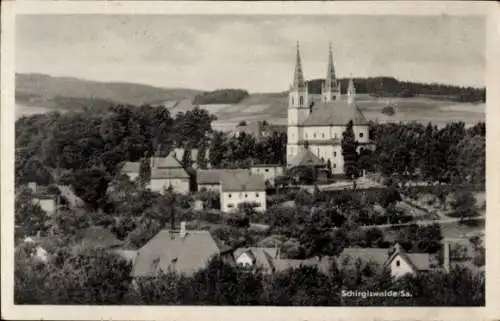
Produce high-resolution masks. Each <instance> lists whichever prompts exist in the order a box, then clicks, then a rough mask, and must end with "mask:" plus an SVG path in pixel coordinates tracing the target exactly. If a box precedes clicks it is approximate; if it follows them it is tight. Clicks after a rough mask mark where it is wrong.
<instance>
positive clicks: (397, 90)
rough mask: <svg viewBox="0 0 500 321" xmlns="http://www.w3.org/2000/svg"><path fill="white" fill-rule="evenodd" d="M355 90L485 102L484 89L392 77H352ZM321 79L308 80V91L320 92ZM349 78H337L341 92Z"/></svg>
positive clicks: (406, 96) (376, 95) (378, 93)
mask: <svg viewBox="0 0 500 321" xmlns="http://www.w3.org/2000/svg"><path fill="white" fill-rule="evenodd" d="M353 80H354V84H355V86H356V92H358V93H364V94H370V95H372V96H375V97H405V98H409V97H415V96H423V97H428V98H432V99H438V100H451V101H457V102H485V101H486V89H484V88H473V87H460V86H451V85H444V84H437V83H431V84H425V83H415V82H409V81H399V80H397V79H395V78H392V77H370V78H354V79H353ZM323 82H324V80H323V79H314V80H310V81H309V82H308V85H309V92H311V93H314V94H320V93H321V85H322V83H323ZM348 82H349V79H339V83H340V85H341V91H342V93H345V91H346V90H347V87H348Z"/></svg>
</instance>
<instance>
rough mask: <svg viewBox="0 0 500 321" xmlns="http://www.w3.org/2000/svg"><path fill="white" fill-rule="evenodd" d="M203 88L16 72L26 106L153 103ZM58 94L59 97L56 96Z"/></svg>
mask: <svg viewBox="0 0 500 321" xmlns="http://www.w3.org/2000/svg"><path fill="white" fill-rule="evenodd" d="M200 92H201V91H198V90H193V89H184V88H172V89H167V88H158V87H153V86H148V85H142V84H134V83H125V82H98V81H90V80H83V79H78V78H71V77H52V76H48V75H43V74H16V102H18V103H19V104H22V105H25V106H32V105H37V106H40V105H41V104H42V105H43V104H48V105H50V106H43V107H54V108H57V106H59V107H61V108H64V107H65V106H66V103H67V102H65V103H64V104H61V103H57V102H55V101H54V100H55V99H63V100H64V99H66V100H68V99H72V98H74V99H79V100H80V102H81V101H82V100H88V101H89V102H93V103H94V104H96V103H97V104H105V103H123V104H132V105H141V104H149V103H154V102H157V101H167V100H181V99H187V98H188V99H193V98H194V97H195V96H196V95H198V94H199V93H200ZM56 97H58V98H56Z"/></svg>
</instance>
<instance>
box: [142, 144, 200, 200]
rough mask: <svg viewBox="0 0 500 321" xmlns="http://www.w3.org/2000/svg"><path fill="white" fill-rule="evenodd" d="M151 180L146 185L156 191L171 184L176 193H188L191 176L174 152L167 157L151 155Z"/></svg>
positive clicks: (164, 188)
mask: <svg viewBox="0 0 500 321" xmlns="http://www.w3.org/2000/svg"><path fill="white" fill-rule="evenodd" d="M150 165H151V181H150V183H149V184H148V187H149V188H150V189H151V190H152V191H154V192H158V193H163V192H164V190H166V189H168V188H169V187H170V186H172V189H173V191H174V192H176V193H180V194H188V193H189V192H190V190H191V188H190V186H191V178H190V176H189V173H188V172H187V171H186V169H184V168H183V167H182V165H181V163H180V162H179V161H178V160H177V158H175V156H174V153H170V154H169V155H168V156H167V157H151V159H150Z"/></svg>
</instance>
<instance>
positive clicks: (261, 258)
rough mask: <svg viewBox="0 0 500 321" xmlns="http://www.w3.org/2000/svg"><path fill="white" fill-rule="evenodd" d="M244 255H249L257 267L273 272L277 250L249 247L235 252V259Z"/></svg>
mask: <svg viewBox="0 0 500 321" xmlns="http://www.w3.org/2000/svg"><path fill="white" fill-rule="evenodd" d="M243 253H247V254H248V255H250V257H252V259H253V260H254V262H253V264H254V265H255V266H256V267H260V268H263V269H264V270H267V271H269V272H271V271H273V269H274V265H273V260H274V259H275V258H276V254H277V249H276V248H265V247H247V248H238V249H236V250H235V251H234V257H235V259H237V258H238V257H240V255H242V254H243Z"/></svg>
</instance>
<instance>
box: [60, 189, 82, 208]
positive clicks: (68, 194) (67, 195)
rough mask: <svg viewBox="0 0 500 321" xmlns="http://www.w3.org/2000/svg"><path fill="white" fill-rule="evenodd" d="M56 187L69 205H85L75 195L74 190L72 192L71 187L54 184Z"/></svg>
mask: <svg viewBox="0 0 500 321" xmlns="http://www.w3.org/2000/svg"><path fill="white" fill-rule="evenodd" d="M56 186H57V189H58V190H59V192H60V193H61V196H62V197H64V199H66V201H68V203H69V205H70V206H71V207H80V206H83V205H85V202H84V201H83V200H82V199H81V198H79V197H78V196H76V194H75V192H73V189H71V187H69V186H67V185H56Z"/></svg>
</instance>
